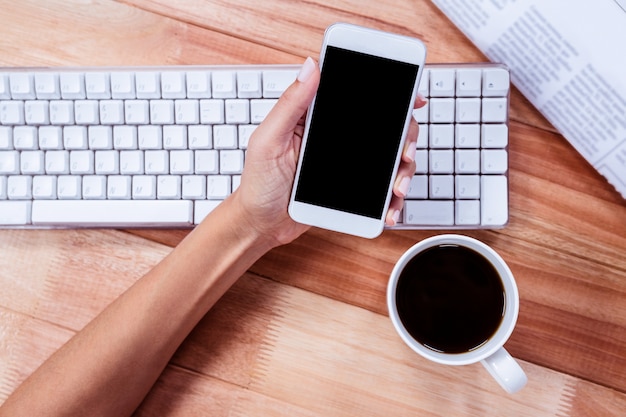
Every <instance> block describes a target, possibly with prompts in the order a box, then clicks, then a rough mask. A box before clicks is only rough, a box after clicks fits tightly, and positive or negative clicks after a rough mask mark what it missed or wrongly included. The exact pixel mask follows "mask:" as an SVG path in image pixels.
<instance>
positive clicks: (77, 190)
mask: <svg viewBox="0 0 626 417" xmlns="http://www.w3.org/2000/svg"><path fill="white" fill-rule="evenodd" d="M57 197H58V198H59V199H65V200H77V199H79V198H81V197H82V177H80V176H78V175H60V176H59V177H58V178H57Z"/></svg>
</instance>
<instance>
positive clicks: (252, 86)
mask: <svg viewBox="0 0 626 417" xmlns="http://www.w3.org/2000/svg"><path fill="white" fill-rule="evenodd" d="M262 96H263V85H262V82H261V72H260V71H238V72H237V97H239V98H260V97H262Z"/></svg>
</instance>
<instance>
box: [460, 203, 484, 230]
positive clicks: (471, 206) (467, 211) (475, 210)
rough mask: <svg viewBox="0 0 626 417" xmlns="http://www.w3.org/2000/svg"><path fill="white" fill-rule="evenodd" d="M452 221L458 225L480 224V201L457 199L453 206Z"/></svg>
mask: <svg viewBox="0 0 626 417" xmlns="http://www.w3.org/2000/svg"><path fill="white" fill-rule="evenodd" d="M454 213H455V218H454V223H455V224H456V225H458V226H478V225H479V224H480V201H478V200H457V201H456V202H455V206H454Z"/></svg>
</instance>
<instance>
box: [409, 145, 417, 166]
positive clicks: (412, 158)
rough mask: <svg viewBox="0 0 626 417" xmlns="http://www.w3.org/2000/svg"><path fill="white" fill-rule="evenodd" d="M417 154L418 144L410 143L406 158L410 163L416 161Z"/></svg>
mask: <svg viewBox="0 0 626 417" xmlns="http://www.w3.org/2000/svg"><path fill="white" fill-rule="evenodd" d="M416 153H417V143H416V142H411V143H409V147H408V149H407V150H406V157H407V158H408V159H409V160H410V161H415V154H416Z"/></svg>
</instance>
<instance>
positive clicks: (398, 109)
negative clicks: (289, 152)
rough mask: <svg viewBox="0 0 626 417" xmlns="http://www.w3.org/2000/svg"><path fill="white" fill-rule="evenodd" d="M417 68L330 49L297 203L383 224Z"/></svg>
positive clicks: (305, 154)
mask: <svg viewBox="0 0 626 417" xmlns="http://www.w3.org/2000/svg"><path fill="white" fill-rule="evenodd" d="M418 72H419V65H416V64H409V63H405V62H399V61H395V60H392V59H387V58H381V57H377V56H373V55H369V54H365V53H361V52H354V51H350V50H347V49H343V48H338V47H333V46H329V47H328V48H327V50H326V55H325V58H324V61H323V65H322V75H321V79H320V84H319V88H318V91H317V96H316V99H315V105H314V107H313V113H312V115H311V122H310V127H309V136H308V140H307V144H306V147H305V149H304V155H303V160H302V166H301V168H300V176H299V180H298V183H297V186H296V193H295V196H294V199H295V200H296V201H299V202H303V203H308V204H312V205H316V206H321V207H326V208H330V209H335V210H340V211H343V212H348V213H353V214H358V215H362V216H366V217H371V218H381V217H382V215H383V210H384V209H385V200H386V197H387V191H388V187H389V183H390V181H391V179H392V176H394V174H395V173H394V165H395V158H396V154H397V152H398V148H399V146H400V144H401V141H402V132H403V129H404V124H405V121H406V114H407V112H408V111H410V110H412V108H413V103H412V102H411V97H412V92H413V86H414V85H415V81H416V78H417V75H418Z"/></svg>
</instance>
